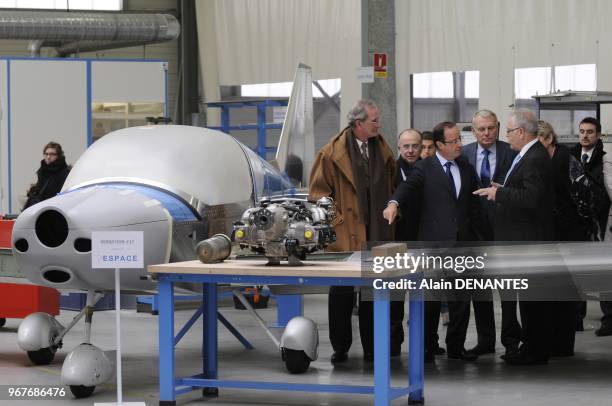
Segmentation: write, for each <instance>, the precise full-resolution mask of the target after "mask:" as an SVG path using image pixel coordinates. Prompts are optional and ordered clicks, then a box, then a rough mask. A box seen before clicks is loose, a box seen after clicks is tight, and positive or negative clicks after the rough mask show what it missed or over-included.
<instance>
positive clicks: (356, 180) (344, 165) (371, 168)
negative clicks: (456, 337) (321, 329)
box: [308, 100, 403, 364]
mask: <svg viewBox="0 0 612 406" xmlns="http://www.w3.org/2000/svg"><path fill="white" fill-rule="evenodd" d="M347 119H348V126H347V127H345V128H344V129H343V130H342V131H341V132H340V133H339V134H337V135H335V136H334V137H333V138H332V139H331V140H330V142H329V143H327V144H326V145H324V146H323V148H321V150H320V151H319V152H318V154H317V156H316V158H315V162H314V164H313V166H312V170H311V174H310V188H309V195H308V198H309V199H310V200H311V201H316V200H318V199H319V198H321V197H323V196H328V197H331V198H333V199H334V202H335V204H336V209H337V212H336V218H335V220H334V224H333V225H334V230H335V231H336V242H335V243H334V244H332V245H331V246H330V247H329V250H330V251H359V250H361V249H363V244H364V243H365V242H367V241H391V239H392V238H393V235H392V229H391V227H389V225H388V224H386V222H385V221H383V220H382V219H381V218H380V213H381V212H382V211H383V209H384V207H385V205H386V204H387V197H388V196H389V195H390V194H391V192H392V191H393V175H394V173H395V157H394V156H393V152H392V151H391V148H390V147H389V145H388V144H387V142H386V141H385V139H384V137H383V136H381V135H380V134H379V133H378V131H379V130H380V112H379V110H378V107H377V106H376V104H375V103H374V102H372V101H370V100H359V101H358V102H357V103H356V104H355V105H354V106H353V108H352V109H351V110H350V111H349V113H348V115H347ZM354 300H355V295H354V288H353V287H352V286H332V287H331V288H330V290H329V302H328V316H329V339H330V341H331V344H332V347H333V349H334V353H333V355H332V357H331V362H332V364H337V363H341V362H346V361H347V360H348V351H349V348H350V347H351V343H352V341H353V336H352V327H351V316H352V313H353V303H354ZM373 324H374V323H373V303H372V301H365V300H360V303H359V332H360V335H361V345H362V346H363V357H364V359H365V360H367V361H372V360H373V359H374V357H373V353H374V332H373V329H374V325H373ZM392 331H393V330H392ZM393 337H394V336H393V334H392V340H393ZM402 339H403V334H402ZM399 344H401V343H395V342H391V355H399V353H400V351H401V346H400V345H399Z"/></svg>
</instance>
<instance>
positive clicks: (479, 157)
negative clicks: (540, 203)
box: [462, 109, 521, 355]
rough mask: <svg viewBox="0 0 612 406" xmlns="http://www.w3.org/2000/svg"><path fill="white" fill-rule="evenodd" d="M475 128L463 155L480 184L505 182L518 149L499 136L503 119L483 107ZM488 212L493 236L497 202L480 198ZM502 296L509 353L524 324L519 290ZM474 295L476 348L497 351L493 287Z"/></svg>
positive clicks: (503, 335) (504, 340)
mask: <svg viewBox="0 0 612 406" xmlns="http://www.w3.org/2000/svg"><path fill="white" fill-rule="evenodd" d="M472 132H473V133H474V136H475V137H476V142H473V143H471V144H468V145H466V146H465V147H464V148H463V152H462V155H463V157H464V158H466V159H467V160H468V161H469V162H470V163H471V164H472V166H473V167H474V168H475V169H476V173H477V174H478V180H479V183H480V187H481V188H482V187H489V186H491V182H495V183H497V184H502V183H504V179H505V178H506V174H507V173H508V169H510V165H512V161H513V160H514V157H515V156H516V151H513V150H512V149H511V148H510V145H509V144H508V143H507V142H504V141H500V140H498V139H497V138H498V135H499V122H498V121H497V115H496V114H495V113H494V112H492V111H491V110H486V109H483V110H479V111H477V112H476V113H474V116H473V117H472ZM480 203H481V205H482V208H483V210H484V211H485V213H486V215H487V220H488V223H489V224H490V225H491V229H490V230H489V233H488V235H487V239H488V240H492V239H493V229H494V226H495V203H494V202H491V201H489V200H487V199H485V198H481V199H480ZM508 293H509V294H504V292H503V291H500V294H501V296H502V331H501V342H502V344H503V346H504V347H505V348H506V353H507V354H513V353H516V352H517V351H518V345H519V342H520V340H521V326H520V324H519V322H518V319H517V315H516V307H517V303H516V294H515V293H514V292H508ZM474 296H475V297H473V298H472V299H473V306H474V319H475V320H476V331H477V333H478V344H477V345H476V346H475V347H474V348H472V349H471V350H470V351H473V352H475V353H477V354H479V355H482V354H489V353H494V352H495V317H494V313H493V294H492V292H491V291H490V290H489V291H480V292H477V293H476V294H475V295H474Z"/></svg>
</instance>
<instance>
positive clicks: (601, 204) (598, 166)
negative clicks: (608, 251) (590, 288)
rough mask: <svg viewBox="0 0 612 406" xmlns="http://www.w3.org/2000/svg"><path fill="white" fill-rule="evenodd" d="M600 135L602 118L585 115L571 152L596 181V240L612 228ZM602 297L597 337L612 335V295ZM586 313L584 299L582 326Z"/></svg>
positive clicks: (593, 184)
mask: <svg viewBox="0 0 612 406" xmlns="http://www.w3.org/2000/svg"><path fill="white" fill-rule="evenodd" d="M600 137H601V124H600V122H599V120H597V119H596V118H594V117H585V118H584V119H582V121H581V122H580V125H579V126H578V140H579V143H578V145H576V146H575V147H573V148H572V149H571V150H570V152H571V154H572V155H573V156H574V157H575V158H576V159H578V160H580V162H582V166H583V167H584V170H585V172H586V173H587V175H588V176H589V178H590V179H591V180H592V181H593V182H592V186H591V188H590V189H591V192H592V195H593V203H594V209H595V216H596V217H597V223H598V224H599V235H598V236H596V239H599V240H600V241H603V240H604V235H605V234H606V227H610V226H611V225H612V224H607V222H608V212H609V209H610V199H609V197H608V194H607V192H606V189H605V182H604V171H603V166H604V163H603V161H604V155H606V153H605V151H604V150H603V143H602V142H601V139H600ZM590 240H592V238H590ZM602 297H603V299H605V300H600V302H599V305H600V307H601V311H602V312H603V317H602V318H601V326H600V327H599V328H598V329H597V330H595V334H596V335H598V336H610V335H612V300H609V299H612V297H610V295H609V294H602V296H600V299H602ZM585 315H586V302H583V303H582V304H581V306H580V308H579V317H580V322H579V323H578V326H579V327H580V326H581V325H582V319H583V318H584V316H585Z"/></svg>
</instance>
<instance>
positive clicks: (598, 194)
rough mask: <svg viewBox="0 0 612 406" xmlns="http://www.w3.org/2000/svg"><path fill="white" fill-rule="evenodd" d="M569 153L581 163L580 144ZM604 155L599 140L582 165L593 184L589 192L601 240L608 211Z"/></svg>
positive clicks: (608, 200) (608, 201) (608, 202)
mask: <svg viewBox="0 0 612 406" xmlns="http://www.w3.org/2000/svg"><path fill="white" fill-rule="evenodd" d="M570 153H571V154H572V155H573V156H574V158H576V159H577V160H578V162H582V146H581V145H580V144H578V145H576V146H574V147H572V148H571V149H570ZM604 155H606V152H605V151H604V150H603V142H602V141H601V140H597V144H595V149H594V151H593V155H592V156H591V160H590V161H589V162H587V164H586V165H584V170H585V171H586V172H587V173H588V175H589V177H590V178H591V179H592V180H593V181H594V182H595V183H594V185H593V186H592V188H591V190H592V192H593V203H594V204H595V215H596V216H597V221H598V222H599V229H600V232H601V234H600V237H601V239H602V240H603V238H604V235H605V231H606V223H607V222H608V212H609V210H610V198H609V197H608V193H607V192H606V188H605V185H604V175H603V157H604Z"/></svg>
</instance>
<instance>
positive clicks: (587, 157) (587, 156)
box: [582, 154, 589, 165]
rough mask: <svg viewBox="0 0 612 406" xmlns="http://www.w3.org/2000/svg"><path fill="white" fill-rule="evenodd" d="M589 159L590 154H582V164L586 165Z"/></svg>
mask: <svg viewBox="0 0 612 406" xmlns="http://www.w3.org/2000/svg"><path fill="white" fill-rule="evenodd" d="M588 161H589V154H582V165H586V164H587V162H588Z"/></svg>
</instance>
